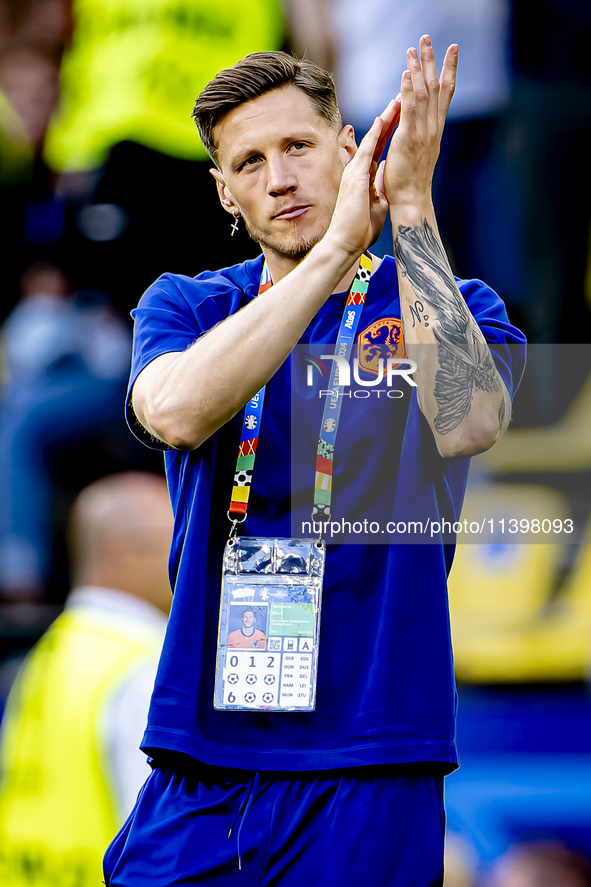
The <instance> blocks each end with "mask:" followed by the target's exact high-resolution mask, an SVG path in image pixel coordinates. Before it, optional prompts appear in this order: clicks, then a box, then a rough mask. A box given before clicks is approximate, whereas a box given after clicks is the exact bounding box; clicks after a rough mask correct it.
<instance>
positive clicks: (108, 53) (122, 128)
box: [46, 0, 283, 187]
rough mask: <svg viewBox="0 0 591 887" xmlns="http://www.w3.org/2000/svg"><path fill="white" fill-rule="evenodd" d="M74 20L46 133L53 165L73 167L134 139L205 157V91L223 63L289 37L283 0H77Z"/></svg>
mask: <svg viewBox="0 0 591 887" xmlns="http://www.w3.org/2000/svg"><path fill="white" fill-rule="evenodd" d="M74 28H75V30H74V37H73V42H72V45H71V47H70V49H69V51H68V52H67V53H66V55H65V57H64V60H63V64H62V72H61V82H62V98H61V102H60V107H59V108H58V111H57V113H56V115H55V117H54V119H53V122H52V125H51V126H50V129H49V133H48V137H47V142H46V160H47V162H48V163H49V165H50V166H52V167H53V168H54V169H56V170H65V171H70V172H78V171H81V170H88V169H93V168H95V167H98V166H100V165H101V164H102V163H104V162H105V160H106V159H107V156H108V153H109V150H110V148H111V147H112V146H113V145H114V144H116V143H117V142H120V141H122V140H125V139H129V140H131V141H135V142H139V143H140V144H142V145H145V146H147V147H148V148H153V149H154V150H156V151H161V152H163V153H165V154H170V155H172V156H174V157H180V158H187V159H192V158H198V159H204V158H205V157H206V153H205V149H204V148H203V145H202V144H201V141H200V139H199V136H198V134H197V129H196V126H195V124H194V122H193V120H192V118H191V111H192V110H193V105H194V103H195V99H196V98H197V96H198V95H199V93H200V92H201V90H202V89H203V87H204V86H205V84H206V83H207V82H208V81H209V80H211V79H212V78H213V77H214V76H215V74H216V73H217V72H218V71H220V70H221V69H222V68H226V67H229V66H230V65H233V64H234V63H235V62H237V61H238V60H239V59H240V58H242V57H243V56H244V55H246V54H247V53H249V52H257V51H261V50H271V49H278V48H280V46H281V43H282V39H283V18H282V15H281V10H280V6H279V0H75V2H74ZM146 187H149V183H148V182H147V183H146Z"/></svg>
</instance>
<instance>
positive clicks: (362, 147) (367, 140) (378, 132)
mask: <svg viewBox="0 0 591 887" xmlns="http://www.w3.org/2000/svg"><path fill="white" fill-rule="evenodd" d="M389 107H390V105H388V108H389ZM386 126H387V124H386V123H385V122H384V121H383V120H382V118H381V117H376V119H375V120H374V122H373V123H372V125H371V127H370V128H369V129H368V131H367V133H366V134H365V135H364V137H363V138H362V139H361V142H360V143H359V148H358V149H357V152H356V154H355V156H354V157H353V160H352V161H351V163H353V162H355V161H356V162H357V164H363V167H364V169H366V170H367V171H368V172H369V170H370V167H371V164H372V163H373V162H374V158H375V156H376V153H377V149H378V145H379V144H380V142H381V136H382V133H383V132H384V131H385V129H386ZM382 150H383V148H382ZM380 153H381V152H380ZM349 165H350V164H349Z"/></svg>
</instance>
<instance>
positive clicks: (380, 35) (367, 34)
mask: <svg viewBox="0 0 591 887" xmlns="http://www.w3.org/2000/svg"><path fill="white" fill-rule="evenodd" d="M287 9H288V20H289V24H290V32H291V39H292V43H293V45H294V46H295V48H296V50H297V51H298V52H299V53H302V52H306V53H307V55H308V56H309V57H310V58H312V59H313V60H315V61H317V62H318V63H319V64H327V65H328V66H329V67H331V70H334V72H335V76H336V84H337V94H338V98H339V105H340V107H341V109H342V112H343V119H345V120H349V121H350V122H351V123H352V124H353V126H354V129H355V132H356V133H357V134H358V135H361V134H363V133H364V132H366V131H367V130H368V129H369V127H370V126H371V124H372V122H373V119H372V118H371V116H370V114H369V110H368V109H370V108H375V107H377V108H382V107H385V105H387V103H388V101H389V100H390V98H391V97H392V96H393V95H396V93H397V91H398V84H399V83H400V77H401V74H402V71H403V70H404V58H405V51H406V48H407V47H408V46H410V45H412V42H413V40H415V39H416V37H415V35H416V34H423V33H428V34H430V35H431V39H432V41H433V45H434V46H435V47H446V46H449V45H450V43H453V42H456V43H459V45H460V46H461V64H460V65H459V67H458V80H457V84H456V92H455V95H454V100H453V103H452V105H451V108H450V111H449V115H448V120H447V124H446V129H445V132H444V134H443V138H442V142H441V152H440V157H439V160H438V164H437V169H436V172H435V177H434V183H433V199H434V203H435V208H436V211H437V216H438V223H439V228H440V231H441V236H442V238H443V241H444V243H445V246H446V248H447V250H448V253H449V254H450V260H451V262H452V267H454V269H457V272H458V273H459V274H460V275H461V276H467V277H478V278H480V279H482V280H486V281H487V282H488V283H489V284H490V285H491V286H492V287H493V289H495V290H496V291H497V292H499V294H500V295H501V297H502V298H503V299H504V300H507V301H508V302H510V303H511V302H513V301H514V300H515V298H516V291H517V290H518V284H519V280H518V266H519V263H518V255H517V246H516V234H517V228H516V219H515V211H514V207H513V202H514V200H513V196H512V193H511V189H510V183H509V181H508V174H507V170H506V168H505V165H504V163H503V162H502V159H501V157H500V156H499V152H498V151H497V141H498V140H499V136H500V130H501V127H502V121H503V113H504V111H505V110H506V108H507V106H508V104H509V98H510V88H509V74H508V70H507V68H508V63H507V53H508V41H509V20H510V0H415V2H413V3H410V4H408V3H401V2H400V0H365V2H364V3H359V2H357V0H288V3H287ZM441 53H442V50H441V49H439V50H438V52H437V55H436V58H437V63H438V65H439V66H440V65H441V62H442V59H443V57H442V54H441ZM384 59H388V60H390V59H391V60H393V61H392V62H390V63H389V64H384ZM391 243H392V232H391V228H390V225H389V222H388V221H387V222H386V225H385V227H384V230H383V232H382V235H381V237H380V239H379V240H378V242H377V244H376V245H375V246H374V251H375V252H376V253H377V254H378V255H384V253H387V252H389V251H390V250H391Z"/></svg>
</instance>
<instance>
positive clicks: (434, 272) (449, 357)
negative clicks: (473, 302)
mask: <svg viewBox="0 0 591 887" xmlns="http://www.w3.org/2000/svg"><path fill="white" fill-rule="evenodd" d="M394 252H395V255H396V261H397V262H398V265H399V267H400V269H401V272H402V274H403V276H404V277H406V278H407V279H408V280H409V282H410V284H411V286H412V288H413V289H414V291H415V296H416V300H415V301H414V302H413V304H412V305H411V308H410V314H411V318H412V325H413V327H414V326H415V325H416V324H419V325H422V326H424V327H425V328H426V329H427V328H428V329H431V330H432V331H433V335H434V337H435V340H436V342H437V357H438V360H439V369H438V370H437V372H436V374H435V387H434V391H433V393H434V396H435V402H436V404H437V416H436V417H435V421H434V425H435V430H436V431H437V432H438V433H439V434H448V433H449V432H450V431H453V429H454V428H457V426H458V425H459V424H460V422H462V420H463V419H465V418H466V416H467V415H468V413H469V412H470V409H471V406H472V398H473V394H474V389H475V388H478V389H479V390H481V391H491V392H492V391H500V390H501V384H500V381H499V376H498V374H497V370H496V367H495V364H494V361H493V359H492V356H491V353H490V351H489V348H488V345H487V343H486V340H485V338H484V336H483V335H482V332H481V330H480V328H479V327H478V324H476V323H475V321H474V319H473V317H472V315H471V314H470V312H469V310H468V308H467V306H466V303H465V302H464V299H463V298H462V295H461V293H460V291H459V289H458V287H457V284H456V282H455V280H454V276H453V274H452V271H451V268H450V266H449V262H448V259H447V256H446V255H445V252H444V250H443V247H442V245H441V243H440V241H439V238H438V237H437V236H436V234H435V232H434V231H433V229H432V228H431V226H430V225H429V223H428V222H427V220H426V219H423V224H422V225H421V226H420V227H417V228H413V227H406V226H404V225H399V227H398V234H397V236H396V240H395V243H394ZM504 394H505V392H503V395H504ZM505 412H506V402H505V397H503V403H502V404H501V409H500V412H499V423H500V425H501V427H502V426H503V423H504V421H505Z"/></svg>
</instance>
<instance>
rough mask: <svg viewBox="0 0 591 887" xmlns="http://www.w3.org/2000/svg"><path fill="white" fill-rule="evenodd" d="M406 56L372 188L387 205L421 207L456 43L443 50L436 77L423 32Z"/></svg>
mask: <svg viewBox="0 0 591 887" xmlns="http://www.w3.org/2000/svg"><path fill="white" fill-rule="evenodd" d="M406 59H407V65H408V70H406V71H404V73H403V75H402V82H401V90H400V91H401V105H402V109H401V112H400V124H399V126H398V129H397V130H396V132H395V133H394V137H393V138H392V142H391V143H390V149H389V151H388V156H387V158H386V164H385V168H384V170H383V172H382V170H380V175H379V176H378V188H379V189H380V190H382V191H383V193H384V194H385V195H386V198H387V200H388V203H389V204H390V207H391V208H393V207H395V206H403V205H405V206H413V207H423V206H424V205H425V201H426V200H427V201H430V199H431V183H432V179H433V171H434V169H435V163H436V161H437V157H438V156H439V146H440V144H441V136H442V134H443V128H444V126H445V119H446V116H447V112H448V110H449V106H450V103H451V100H452V97H453V94H454V90H455V82H456V71H457V65H458V46H457V44H455V43H454V44H452V46H450V47H449V49H448V50H447V52H446V54H445V60H444V63H443V68H442V71H441V78H439V77H438V75H437V66H436V65H435V55H434V53H433V47H432V45H431V38H430V37H429V36H424V37H421V39H420V42H419V50H418V52H417V50H416V49H414V48H413V49H409V50H408V51H407V53H406ZM382 176H383V181H382Z"/></svg>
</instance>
